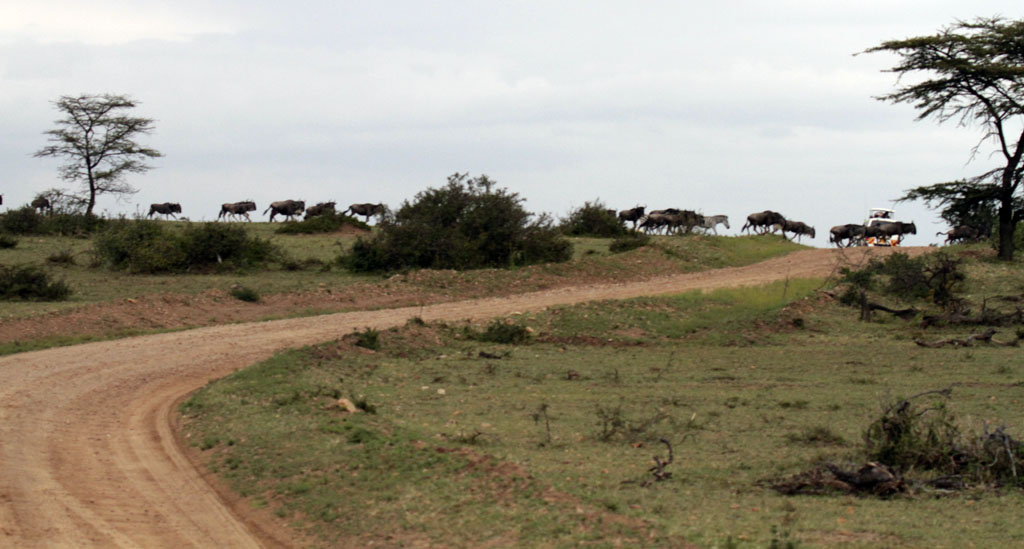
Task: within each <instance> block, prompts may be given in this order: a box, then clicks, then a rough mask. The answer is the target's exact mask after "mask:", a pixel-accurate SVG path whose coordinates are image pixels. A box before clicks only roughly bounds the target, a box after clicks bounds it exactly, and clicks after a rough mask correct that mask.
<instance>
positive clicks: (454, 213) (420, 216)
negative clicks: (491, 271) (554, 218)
mask: <svg viewBox="0 0 1024 549" xmlns="http://www.w3.org/2000/svg"><path fill="white" fill-rule="evenodd" d="M494 185H495V183H494V182H493V181H491V180H490V179H488V178H487V176H480V177H477V178H475V179H468V178H467V174H458V173H456V174H454V175H452V176H450V177H449V178H448V184H447V185H446V186H444V187H442V188H439V189H428V190H426V191H422V192H420V193H418V194H417V195H416V198H415V200H414V201H413V202H411V203H410V202H405V203H404V204H403V205H402V207H401V208H400V209H399V210H398V211H397V212H395V213H394V214H387V215H384V216H383V217H382V218H381V221H380V224H379V225H378V227H379V229H380V230H379V232H378V233H376V234H375V235H374V236H373V237H371V238H366V239H359V240H357V242H356V243H355V245H354V246H353V247H352V250H351V251H350V252H348V253H347V254H344V255H342V256H341V257H339V262H340V263H341V264H342V265H344V266H346V267H347V268H349V269H352V270H355V271H397V270H404V269H410V268H424V269H476V268H483V267H508V266H513V265H528V264H533V263H541V262H554V261H567V260H569V259H570V258H571V256H572V245H571V243H569V242H568V240H566V239H565V238H564V237H563V236H561V234H559V233H558V231H557V230H556V229H555V228H554V227H553V226H552V223H551V220H550V219H549V218H548V217H547V216H540V217H538V218H537V219H536V220H533V221H531V220H530V214H529V213H528V212H527V211H526V210H524V209H523V207H522V201H523V200H522V199H521V198H519V196H518V195H517V194H515V193H509V192H508V191H507V190H505V189H495V188H494Z"/></svg>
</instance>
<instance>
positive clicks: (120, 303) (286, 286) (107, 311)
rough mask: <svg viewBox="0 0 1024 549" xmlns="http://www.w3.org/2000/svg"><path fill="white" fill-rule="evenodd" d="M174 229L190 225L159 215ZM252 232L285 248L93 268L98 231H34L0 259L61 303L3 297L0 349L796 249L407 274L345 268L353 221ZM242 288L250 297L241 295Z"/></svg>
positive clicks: (659, 249)
mask: <svg viewBox="0 0 1024 549" xmlns="http://www.w3.org/2000/svg"><path fill="white" fill-rule="evenodd" d="M160 225H161V226H162V227H165V228H167V230H169V231H178V230H181V229H182V227H184V226H187V224H186V223H183V222H160ZM244 226H245V230H246V232H247V233H248V234H249V235H251V236H252V237H253V238H255V239H258V240H260V241H265V242H269V243H270V244H271V245H273V246H274V247H275V248H276V249H278V250H279V251H280V253H279V254H277V255H276V256H275V259H274V261H272V262H271V263H269V264H268V265H265V266H263V267H260V268H242V269H230V270H229V269H218V268H216V267H214V268H206V269H203V270H198V271H195V272H172V273H154V274H139V273H130V272H126V271H123V270H114V269H109V268H105V267H103V266H100V265H97V258H96V254H95V237H90V238H79V237H68V236H49V235H47V236H38V235H28V236H19V237H17V239H16V240H17V245H16V246H14V247H13V248H9V249H0V264H3V265H30V266H38V267H40V268H42V269H43V270H44V271H45V272H46V273H47V274H48V275H49V276H50V277H51V278H52V279H54V280H59V281H64V282H66V283H67V285H68V286H69V287H70V288H71V295H70V296H69V297H68V298H67V299H65V300H61V301H39V300H24V301H20V300H13V301H0V328H2V329H0V353H3V354H6V353H12V352H21V351H26V350H31V349H39V348H46V347H50V346H54V345H67V344H74V343H81V342H84V341H93V340H98V339H110V338H117V337H125V336H130V335H139V334H144V333H152V332H154V331H164V330H177V329H187V328H193V327H199V326H209V325H215V324H223V323H230V322H243V321H253V320H267V319H274V318H284V317H290V316H309V315H317V314H323V313H329V312H339V311H353V310H363V309H374V308H383V307H398V306H406V305H423V304H429V303H437V302H442V301H454V300H458V299H467V298H475V297H486V296H496V295H508V294H512V293H522V292H528V291H534V290H543V289H549V288H555V287H559V286H567V285H572V284H584V283H591V282H614V281H628V280H639V279H644V278H647V277H653V276H659V275H665V274H671V273H678V272H692V271H697V270H702V269H707V268H713V267H725V266H738V265H748V264H752V263H756V262H758V261H761V260H764V259H768V258H770V257H773V256H778V255H781V254H785V253H788V252H790V251H792V250H796V249H799V248H800V247H799V246H797V245H795V244H792V243H789V242H787V241H784V240H782V239H780V238H771V237H745V238H724V237H723V238H718V237H703V236H694V237H690V238H685V239H681V238H660V239H656V242H655V243H654V244H653V245H651V246H646V247H643V248H640V249H637V250H633V251H630V252H626V253H620V254H612V253H610V252H609V251H608V247H609V239H597V238H573V239H572V241H573V245H574V246H573V249H574V254H575V255H574V258H573V259H572V260H571V261H569V262H566V263H557V264H542V265H534V266H529V267H521V268H516V269H478V270H472V271H453V270H443V271H429V270H425V271H412V272H406V273H400V274H397V275H394V274H388V275H386V276H381V275H367V274H358V273H353V272H351V271H349V270H346V269H344V268H342V267H341V266H340V265H339V263H338V257H339V255H340V254H341V253H343V252H344V251H345V250H348V249H350V248H351V246H352V243H353V242H354V241H355V240H356V239H357V238H359V237H360V236H365V235H367V234H368V233H366V232H365V231H360V230H357V229H353V228H352V227H347V228H346V229H345V230H342V231H337V232H331V233H321V234H281V233H278V232H277V231H278V230H279V229H280V228H281V227H282V226H284V224H281V223H276V224H270V223H251V224H248V223H247V224H244ZM239 290H245V291H248V292H249V293H248V294H247V295H248V296H250V297H251V298H252V299H247V300H241V298H239V296H238V295H235V294H238V293H239Z"/></svg>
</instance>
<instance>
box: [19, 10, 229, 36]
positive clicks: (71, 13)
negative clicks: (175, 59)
mask: <svg viewBox="0 0 1024 549" xmlns="http://www.w3.org/2000/svg"><path fill="white" fill-rule="evenodd" d="M204 11H205V12H206V13H205V14H203V15H200V13H199V12H197V11H194V12H192V13H188V12H186V10H185V9H183V6H182V5H181V4H178V3H171V2H124V1H94V0H90V1H87V2H86V1H79V0H64V1H59V0H58V1H53V0H27V1H26V0H7V1H5V2H3V3H0V42H12V41H15V40H27V41H33V42H38V43H43V44H46V43H62V42H79V43H84V44H99V45H112V44H123V43H126V42H133V41H137V40H166V41H172V42H180V41H185V40H189V39H190V38H192V37H193V36H196V35H200V34H222V33H232V32H236V31H237V30H238V28H237V26H236V24H233V23H232V22H231V21H229V20H228V19H227V18H224V17H220V16H216V15H211V14H209V10H204Z"/></svg>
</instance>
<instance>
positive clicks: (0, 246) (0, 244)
mask: <svg viewBox="0 0 1024 549" xmlns="http://www.w3.org/2000/svg"><path fill="white" fill-rule="evenodd" d="M17 245H18V239H17V238H14V237H13V236H11V235H7V234H0V250H9V249H11V248H13V247H15V246H17Z"/></svg>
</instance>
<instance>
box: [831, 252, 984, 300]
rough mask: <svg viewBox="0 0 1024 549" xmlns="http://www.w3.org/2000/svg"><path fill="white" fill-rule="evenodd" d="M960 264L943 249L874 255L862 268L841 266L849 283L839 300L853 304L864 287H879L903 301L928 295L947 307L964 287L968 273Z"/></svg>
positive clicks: (865, 288)
mask: <svg viewBox="0 0 1024 549" xmlns="http://www.w3.org/2000/svg"><path fill="white" fill-rule="evenodd" d="M961 265H962V261H961V260H960V259H956V258H953V257H951V256H949V255H948V254H946V253H943V252H937V253H934V254H928V255H925V256H920V257H915V258H911V257H909V256H907V254H904V253H894V254H892V255H890V256H888V257H886V258H885V259H881V260H880V259H878V258H875V259H872V260H871V262H870V263H868V265H867V266H866V267H864V268H863V269H857V270H853V269H850V268H844V269H843V270H842V278H841V280H840V281H841V282H845V283H847V284H848V286H847V289H846V291H845V292H844V293H843V294H842V296H840V302H842V303H843V304H846V305H854V304H857V303H859V302H860V291H861V290H864V291H874V290H877V291H880V292H882V293H883V294H886V295H889V296H892V297H896V298H898V299H901V300H903V301H914V300H919V299H924V298H928V299H929V300H930V301H932V303H934V304H936V305H939V306H941V307H946V306H948V305H950V304H951V303H953V302H955V301H956V300H957V295H958V294H959V293H960V292H961V291H962V289H963V283H964V281H965V280H966V276H965V275H964V272H963V270H962V269H961Z"/></svg>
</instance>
